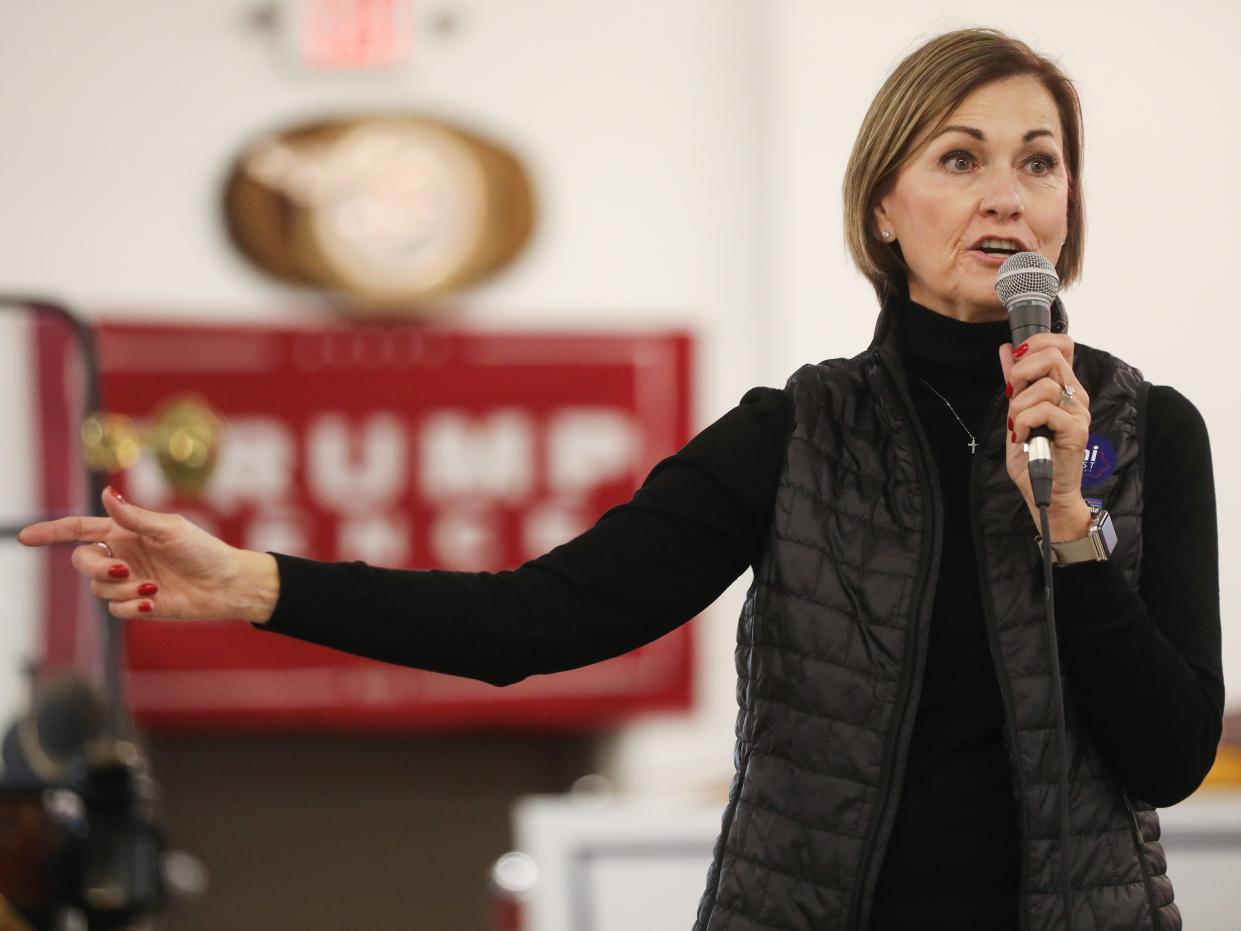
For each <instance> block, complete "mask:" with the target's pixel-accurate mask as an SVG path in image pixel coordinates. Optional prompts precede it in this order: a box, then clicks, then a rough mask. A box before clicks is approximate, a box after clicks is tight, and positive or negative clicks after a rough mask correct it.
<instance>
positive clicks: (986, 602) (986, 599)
mask: <svg viewBox="0 0 1241 931" xmlns="http://www.w3.org/2000/svg"><path fill="white" fill-rule="evenodd" d="M1000 398H1001V395H1000V394H998V393H997V394H996V396H995V398H994V399H993V400H992V402H991V406H990V407H989V408H988V409H987V413H986V415H984V417H983V421H982V426H981V427H980V428H979V431H978V435H979V436H983V437H985V436H988V435H989V434H988V430H989V429H990V428H991V423H992V421H993V420H994V419H995V413H996V411H998V410H999V407H1000V403H999V402H1000ZM983 450H984V454H985V451H986V443H985V441H984V444H983ZM982 458H983V457H975V460H974V461H973V462H972V463H971V464H970V515H971V517H970V523H971V525H972V528H973V534H974V554H975V561H976V562H977V564H978V593H979V596H980V600H981V601H982V612H983V620H984V621H985V623H984V625H983V626H984V627H986V628H987V644H988V646H989V647H990V649H991V665H992V667H994V669H995V678H996V681H997V682H998V683H999V686H1000V698H1001V700H1002V701H1003V703H1004V719H1005V721H1007V723H1008V733H1009V742H1008V746H1007V747H1006V749H1007V751H1008V765H1009V770H1010V771H1011V773H1012V775H1013V777H1014V779H1015V781H1016V786H1017V804H1018V807H1019V808H1020V809H1021V877H1020V886H1019V889H1018V892H1017V927H1018V928H1020V929H1021V931H1027V929H1028V928H1029V923H1028V922H1027V920H1026V914H1027V909H1026V895H1027V894H1028V893H1027V888H1026V874H1027V872H1028V869H1029V864H1028V863H1027V860H1026V847H1027V845H1028V843H1029V837H1030V815H1029V811H1028V809H1027V807H1026V787H1025V780H1024V779H1023V778H1022V774H1021V766H1020V765H1019V764H1018V763H1017V760H1016V753H1017V750H1016V746H1015V745H1016V742H1017V714H1016V712H1015V711H1014V710H1013V696H1012V693H1011V692H1010V691H1009V687H1008V680H1007V679H1006V678H1005V677H1004V676H1003V674H1002V673H1001V669H1002V668H1003V667H1002V664H1001V662H1000V643H999V638H998V637H997V636H996V633H995V623H996V621H995V605H994V604H992V602H991V585H990V581H989V580H988V578H987V571H986V550H985V549H984V547H983V536H982V518H981V516H980V512H979V509H978V498H979V490H978V486H979V483H980V480H981V479H980V474H981V472H980V469H979V465H978V463H979V462H980V461H981V460H982Z"/></svg>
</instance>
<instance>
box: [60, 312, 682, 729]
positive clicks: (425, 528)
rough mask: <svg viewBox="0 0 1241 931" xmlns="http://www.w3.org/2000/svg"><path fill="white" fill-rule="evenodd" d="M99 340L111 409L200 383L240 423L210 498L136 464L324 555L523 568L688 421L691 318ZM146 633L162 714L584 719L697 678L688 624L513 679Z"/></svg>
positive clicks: (199, 517) (392, 722) (207, 723)
mask: <svg viewBox="0 0 1241 931" xmlns="http://www.w3.org/2000/svg"><path fill="white" fill-rule="evenodd" d="M99 349H100V356H101V369H102V375H101V377H102V380H103V388H104V398H105V403H106V406H107V409H108V410H109V411H113V412H119V413H124V414H128V415H130V416H131V417H133V418H135V419H136V420H137V421H138V422H139V424H140V425H143V424H146V423H149V421H150V419H151V417H152V414H153V411H155V410H156V409H157V408H158V407H159V405H160V404H161V403H162V402H163V401H165V400H166V399H169V398H171V397H175V396H178V395H182V394H184V393H187V392H189V393H193V394H196V395H198V396H199V397H201V398H202V399H203V400H205V401H206V402H207V403H208V404H209V405H210V406H211V407H213V408H214V409H215V410H216V412H217V413H219V414H220V415H221V417H222V418H223V420H224V423H225V434H224V438H223V443H222V445H221V449H220V455H219V461H218V464H217V467H216V470H215V472H214V474H213V475H212V478H211V480H210V482H209V483H208V485H207V487H206V490H205V491H204V493H203V495H202V497H201V498H200V499H199V500H197V501H191V500H188V499H184V498H178V497H176V496H175V495H174V494H173V493H172V492H171V490H170V489H169V486H168V484H167V482H166V481H165V479H164V477H163V475H162V474H161V473H160V472H159V469H158V466H157V464H156V463H155V462H154V459H153V457H151V456H146V457H144V458H143V460H142V461H141V462H140V463H139V464H138V465H137V466H135V467H134V468H133V469H131V470H130V471H129V472H127V473H124V474H123V475H118V476H116V480H115V482H114V484H115V485H117V487H118V488H120V489H122V490H123V491H124V492H125V493H126V495H127V496H128V497H130V498H131V499H132V500H134V501H136V502H137V503H139V504H142V505H144V506H147V507H152V508H156V509H161V510H164V509H167V510H177V511H180V512H181V513H184V514H186V516H188V517H190V518H191V519H192V520H194V521H195V522H196V523H198V524H199V525H200V526H203V527H205V528H206V529H208V530H210V531H211V532H213V533H216V534H217V535H219V536H221V537H222V538H223V539H225V540H227V541H229V542H230V543H233V544H234V545H237V546H243V547H246V548H250V549H259V550H274V551H278V552H284V553H291V554H297V555H302V556H307V557H310V558H315V559H324V560H354V559H361V560H365V561H367V562H370V563H372V564H377V565H385V566H400V567H407V568H430V567H435V568H441V569H461V570H470V571H477V570H486V571H490V570H498V569H503V568H511V567H514V566H516V565H518V564H520V563H521V562H523V561H525V560H526V559H529V558H531V557H534V556H537V555H540V554H541V553H544V552H546V551H547V550H548V549H550V548H552V547H553V546H555V545H557V544H559V543H561V542H564V541H565V540H567V539H569V538H571V537H573V536H575V535H576V534H578V533H580V532H581V531H583V530H585V529H586V528H588V527H589V526H590V525H591V524H592V523H593V522H594V521H595V519H596V518H597V517H598V516H599V515H600V514H601V513H602V512H603V511H604V510H606V509H607V508H608V507H611V506H613V505H615V504H618V503H621V502H623V501H625V500H628V498H629V496H630V495H631V494H632V492H633V490H634V488H635V487H637V485H638V484H639V483H640V482H641V480H642V478H643V477H644V476H645V474H646V472H647V471H648V470H649V469H650V467H651V466H652V465H653V464H654V463H655V462H656V461H657V460H658V459H659V458H661V457H663V456H665V455H667V454H669V453H671V452H673V451H675V450H676V449H677V448H678V447H679V446H680V445H681V444H682V443H683V442H685V440H686V439H687V438H688V430H689V377H690V340H689V338H688V337H687V336H686V335H684V334H666V333H658V334H637V335H622V334H618V335H595V334H591V335H565V334H538V335H531V334H520V333H513V334H508V333H503V334H497V333H486V334H481V333H469V332H460V331H443V330H428V329H426V328H425V327H417V326H409V325H391V326H378V325H366V326H352V327H347V328H345V327H338V328H323V329H314V330H306V329H288V328H251V327H246V328H241V327H183V326H178V327H174V326H167V325H146V324H142V325H138V324H132V325H131V324H117V323H112V324H107V325H105V326H103V327H102V328H101V330H100V332H99ZM340 622H341V623H342V624H347V623H349V618H348V617H342V618H341V619H340ZM49 639H54V638H49ZM127 657H128V662H127V668H128V673H127V682H126V688H127V693H128V697H129V699H130V701H131V704H132V706H133V708H134V710H135V713H136V714H137V716H138V718H139V720H140V721H141V722H142V723H144V724H145V725H147V726H150V727H155V728H178V729H187V728H194V729H205V728H215V729H230V730H237V729H271V728H275V727H280V728H300V727H324V726H327V727H338V728H349V729H357V728H359V727H361V728H368V729H376V730H380V729H386V730H411V729H426V728H447V727H462V726H490V725H496V724H503V725H506V726H507V725H517V726H530V727H540V728H541V727H579V726H586V725H597V724H600V723H603V722H606V721H612V720H616V719H617V718H620V717H623V716H625V715H628V714H631V713H633V712H636V711H640V710H650V709H656V708H658V709H668V708H683V707H686V706H687V705H688V702H689V697H690V667H691V662H690V659H691V638H690V632H689V629H688V628H687V627H682V628H681V629H680V630H678V631H676V632H674V633H672V634H670V635H668V636H667V637H664V638H662V639H661V640H659V641H657V642H656V643H653V644H650V645H649V646H647V647H644V648H642V649H639V650H636V651H634V652H633V653H630V654H628V655H626V656H623V657H619V658H617V659H614V660H610V661H608V662H605V663H601V664H597V665H595V666H592V667H589V668H587V669H582V670H574V671H570V672H566V673H561V674H557V675H554V676H536V677H533V678H532V679H530V680H527V681H525V682H522V683H519V684H517V685H515V686H510V687H508V688H504V689H497V688H494V687H492V686H488V685H485V684H482V683H478V682H474V681H471V680H466V679H458V678H453V677H449V676H443V675H438V674H434V673H427V672H422V671H416V670H409V669H405V668H401V667H397V666H392V665H389V664H384V663H377V662H373V661H370V660H365V659H361V658H358V657H352V656H348V655H346V654H343V653H339V652H336V651H332V650H328V649H324V648H321V647H316V646H312V645H309V644H305V643H301V642H299V641H294V640H291V639H287V638H282V637H276V636H272V635H269V634H265V633H261V632H258V631H254V630H252V629H251V628H250V627H249V626H248V625H244V624H239V623H236V622H227V623H224V622H220V623H205V624H204V623H193V624H184V623H182V624H178V623H172V622H164V621H158V620H155V621H139V622H134V623H132V624H131V625H130V626H129V630H128V637H127Z"/></svg>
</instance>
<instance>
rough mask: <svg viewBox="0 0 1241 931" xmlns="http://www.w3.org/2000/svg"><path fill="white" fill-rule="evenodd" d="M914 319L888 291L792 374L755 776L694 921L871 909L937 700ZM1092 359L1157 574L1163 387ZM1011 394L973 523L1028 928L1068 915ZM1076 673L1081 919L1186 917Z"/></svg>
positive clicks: (751, 627) (931, 533)
mask: <svg viewBox="0 0 1241 931" xmlns="http://www.w3.org/2000/svg"><path fill="white" fill-rule="evenodd" d="M1057 312H1058V313H1059V312H1060V308H1059V307H1058V308H1057ZM1058 319H1059V318H1058ZM894 328H895V315H894V314H893V313H892V312H891V311H890V310H889V309H885V310H884V311H883V312H882V313H881V314H880V320H879V325H878V327H877V328H876V335H875V341H874V342H873V343H872V344H871V346H870V348H869V349H868V350H867V351H866V352H864V353H862V354H860V355H858V356H856V357H854V358H852V359H834V360H829V361H827V362H823V363H820V364H818V365H807V366H803V367H802V368H801V369H799V370H798V371H797V372H796V373H795V374H794V375H793V376H792V377H791V378H790V379H789V381H788V384H787V386H786V389H785V390H786V392H787V393H788V395H789V396H790V401H791V407H792V411H793V415H792V423H791V433H790V434H789V436H788V443H787V451H786V457H785V463H784V466H783V470H782V473H781V477H780V484H779V489H778V491H777V494H776V501H775V510H774V514H773V519H772V523H771V529H770V533H769V537H768V540H767V543H766V547H765V550H764V553H763V556H762V558H761V559H760V560H759V562H758V564H757V565H756V567H755V572H754V582H753V584H752V585H751V587H750V589H749V592H748V594H747V597H746V600H745V604H744V607H743V609H742V612H741V618H740V622H739V625H738V631H737V651H736V660H737V676H738V680H737V702H738V705H739V709H740V710H739V713H738V717H737V727H736V734H737V745H736V750H735V754H734V762H735V765H736V775H735V777H734V779H733V781H732V785H731V788H730V790H729V799H728V805H727V808H726V809H725V812H724V816H723V823H722V828H721V833H720V836H719V839H718V840H717V842H716V845H715V854H714V862H713V864H712V866H711V869H710V871H709V873H708V877H707V889H706V892H705V893H704V895H703V898H702V902H701V904H700V906H699V910H698V920H697V922H696V923H695V926H694V927H695V931H865V929H866V928H867V926H868V922H869V915H870V911H871V904H872V895H873V892H874V888H875V883H876V879H877V877H878V873H879V868H880V865H881V863H882V860H883V852H884V848H885V845H886V843H887V838H888V835H889V832H890V831H891V828H892V823H893V818H894V816H895V813H896V808H897V803H898V797H899V792H900V788H901V785H902V780H903V774H904V767H905V760H906V755H907V751H908V746H909V740H910V734H911V732H912V729H913V723H914V717H915V715H916V713H917V709H918V699H919V695H920V692H921V684H922V674H923V669H924V664H925V658H926V652H927V634H928V627H929V623H930V616H931V606H932V602H933V600H934V588H935V582H936V578H937V576H938V572H939V549H940V534H941V531H940V526H941V523H942V518H941V513H940V512H941V502H940V495H939V480H938V478H937V474H936V469H935V464H934V462H933V460H932V456H931V453H930V449H929V447H928V445H927V443H926V440H925V438H924V436H923V435H922V430H921V426H920V424H919V422H918V421H917V419H916V417H915V414H914V407H913V402H912V400H911V399H910V396H909V390H908V385H907V383H906V380H905V374H904V368H903V365H902V363H901V362H900V359H899V356H898V354H897V350H896V345H897V339H896V336H895V334H894V332H893V331H894ZM1074 370H1075V372H1076V374H1077V377H1078V379H1079V381H1080V382H1081V383H1082V385H1083V386H1084V387H1085V389H1086V391H1087V392H1088V394H1089V396H1090V408H1091V418H1092V421H1091V433H1092V441H1093V440H1094V439H1095V437H1102V438H1103V440H1104V442H1103V443H1102V444H1100V445H1101V448H1102V454H1103V455H1104V457H1105V459H1110V462H1105V463H1104V464H1103V465H1102V466H1101V465H1100V464H1099V462H1098V460H1097V457H1096V459H1095V461H1094V462H1092V463H1091V472H1090V474H1091V476H1092V478H1093V477H1098V478H1099V479H1100V480H1099V481H1097V482H1095V483H1094V484H1092V485H1091V487H1089V488H1088V489H1084V494H1085V495H1087V496H1088V497H1092V498H1098V499H1102V501H1103V502H1104V505H1105V506H1106V507H1107V509H1108V511H1109V512H1110V513H1111V515H1112V518H1113V521H1114V522H1115V526H1116V531H1117V534H1118V537H1119V545H1118V548H1117V550H1116V552H1115V553H1114V554H1113V555H1112V559H1113V560H1114V561H1115V562H1116V563H1117V564H1118V565H1119V566H1120V568H1121V569H1122V571H1123V573H1124V575H1125V578H1126V579H1127V580H1128V582H1129V584H1130V585H1132V586H1134V588H1135V589H1136V587H1137V584H1138V572H1139V568H1140V564H1141V555H1142V536H1141V514H1142V468H1141V461H1140V452H1141V439H1142V430H1143V422H1142V417H1143V413H1144V410H1145V401H1146V393H1147V390H1148V388H1149V385H1148V384H1147V383H1146V382H1145V381H1143V379H1142V376H1141V373H1139V372H1138V371H1137V370H1136V369H1134V368H1132V367H1131V366H1129V365H1127V364H1125V363H1124V362H1122V361H1120V360H1119V359H1117V358H1115V357H1113V356H1111V355H1109V354H1107V353H1105V352H1101V351H1099V350H1095V349H1091V348H1089V347H1087V346H1083V345H1080V344H1078V345H1077V346H1076V347H1075V351H1074ZM1003 401H1004V398H1003V395H1002V394H1000V393H997V396H996V398H995V399H993V401H992V403H991V405H990V408H989V410H988V415H987V418H986V421H985V424H984V426H983V427H982V429H981V431H980V433H979V438H980V442H981V443H982V444H983V445H981V446H980V449H979V452H978V454H977V455H976V456H975V457H974V459H975V461H974V463H973V472H972V475H971V504H972V508H971V509H972V511H973V529H974V541H975V548H976V552H977V554H978V561H979V566H978V571H979V573H980V579H981V592H982V600H983V612H984V616H985V618H986V623H987V630H988V637H989V640H990V646H991V654H992V658H993V661H994V664H995V670H996V675H997V677H998V679H999V683H1000V693H1001V697H1002V700H1003V704H1004V710H1005V715H1006V725H1005V728H1004V742H1005V745H1006V747H1007V750H1008V755H1009V759H1010V763H1011V779H1012V787H1013V792H1014V795H1015V797H1016V800H1017V813H1018V818H1019V822H1020V823H1019V827H1020V834H1021V874H1020V875H1021V885H1020V893H1019V895H1020V907H1019V914H1020V916H1021V928H1022V931H1060V929H1063V906H1062V898H1061V894H1060V889H1061V879H1060V876H1061V873H1060V870H1061V869H1062V868H1063V865H1064V861H1063V856H1062V854H1063V851H1062V849H1061V844H1060V823H1059V816H1058V810H1059V809H1058V800H1059V796H1058V793H1059V764H1058V760H1059V756H1058V747H1057V737H1056V729H1055V721H1054V717H1053V710H1052V702H1051V694H1052V693H1051V680H1050V674H1049V669H1048V656H1049V653H1048V647H1047V641H1046V620H1045V607H1044V595H1043V583H1042V571H1043V567H1042V561H1041V556H1040V553H1039V551H1038V547H1037V545H1036V543H1035V539H1034V538H1035V528H1034V525H1033V522H1032V521H1031V520H1030V515H1029V512H1028V510H1027V508H1026V505H1025V502H1024V500H1023V498H1022V496H1021V493H1020V491H1018V489H1017V488H1016V486H1015V485H1014V484H1013V483H1012V481H1011V480H1010V479H1009V477H1008V473H1007V471H1006V469H1005V464H1004V454H1005V443H1006V442H1007V434H1006V431H1005V430H1004V428H1003V422H1002V418H1003V417H1004V416H1005V411H1006V405H1005V404H1004V403H1003ZM1108 445H1110V446H1111V447H1112V448H1111V449H1107V446H1108ZM1088 455H1090V452H1089V451H1088ZM1109 467H1110V473H1109V472H1108V471H1107V470H1108V468H1109ZM1104 473H1107V474H1104ZM1064 571H1071V570H1064ZM1063 680H1064V683H1065V690H1066V693H1067V700H1066V703H1065V704H1066V710H1065V714H1066V718H1067V725H1068V743H1069V759H1070V793H1069V794H1070V811H1071V824H1072V834H1073V843H1072V845H1071V851H1070V856H1071V860H1070V862H1069V869H1070V872H1071V882H1072V888H1073V905H1074V911H1073V924H1072V928H1073V931H1138V929H1149V931H1180V928H1181V918H1180V912H1179V911H1178V909H1177V907H1176V906H1175V905H1174V904H1173V902H1172V898H1173V896H1172V886H1171V883H1170V882H1169V880H1168V878H1167V875H1166V863H1165V859H1164V855H1163V851H1162V848H1161V847H1160V845H1159V843H1158V839H1159V822H1158V817H1157V815H1156V813H1155V811H1154V809H1153V808H1152V806H1150V805H1147V804H1144V803H1142V802H1140V801H1138V800H1131V799H1130V798H1129V797H1128V796H1127V794H1126V792H1125V790H1124V788H1123V787H1122V786H1121V785H1120V784H1119V783H1118V782H1117V780H1116V779H1115V777H1114V776H1113V775H1112V774H1111V773H1110V772H1109V769H1108V766H1107V764H1106V762H1105V761H1104V760H1103V759H1102V757H1101V755H1100V753H1099V751H1098V749H1097V747H1096V745H1095V742H1094V740H1093V738H1092V737H1091V735H1090V733H1089V732H1088V731H1087V729H1086V726H1085V724H1084V723H1083V721H1082V719H1081V718H1080V717H1079V715H1078V713H1077V709H1076V707H1075V704H1074V702H1073V692H1072V682H1071V681H1070V678H1069V676H1068V674H1067V671H1066V672H1065V674H1064V676H1063ZM936 855H937V852H936V851H935V850H933V849H932V850H928V851H927V856H928V857H931V856H936ZM941 917H942V916H941Z"/></svg>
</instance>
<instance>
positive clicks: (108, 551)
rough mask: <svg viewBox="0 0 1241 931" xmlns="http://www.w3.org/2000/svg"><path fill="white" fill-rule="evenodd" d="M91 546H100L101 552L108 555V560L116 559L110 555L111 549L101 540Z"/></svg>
mask: <svg viewBox="0 0 1241 931" xmlns="http://www.w3.org/2000/svg"><path fill="white" fill-rule="evenodd" d="M91 546H102V547H103V551H104V552H105V553H107V554H108V558H109V559H116V557H115V556H113V555H112V547H110V546H108V544H106V543H104V542H103V541H102V540H96V541H95V542H94V543H92V544H91Z"/></svg>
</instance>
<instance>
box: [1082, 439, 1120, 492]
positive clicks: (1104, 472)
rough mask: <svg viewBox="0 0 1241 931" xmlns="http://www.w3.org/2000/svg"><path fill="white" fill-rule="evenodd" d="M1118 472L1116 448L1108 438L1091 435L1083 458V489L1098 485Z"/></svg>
mask: <svg viewBox="0 0 1241 931" xmlns="http://www.w3.org/2000/svg"><path fill="white" fill-rule="evenodd" d="M1114 471H1116V447H1114V446H1113V445H1112V444H1111V443H1110V442H1109V441H1108V439H1107V438H1106V437H1102V436H1099V434H1097V433H1092V434H1090V438H1089V439H1087V440H1086V451H1085V453H1084V454H1083V456H1082V487H1083V488H1089V487H1090V486H1092V485H1097V484H1099V482H1101V481H1103V480H1104V479H1105V478H1107V477H1108V476H1109V475H1111V474H1112V473H1113V472H1114Z"/></svg>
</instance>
